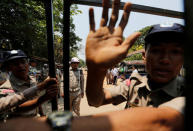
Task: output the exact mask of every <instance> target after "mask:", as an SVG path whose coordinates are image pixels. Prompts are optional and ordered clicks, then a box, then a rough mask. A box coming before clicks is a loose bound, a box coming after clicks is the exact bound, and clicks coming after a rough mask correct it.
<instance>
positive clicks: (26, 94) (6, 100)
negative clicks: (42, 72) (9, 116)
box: [0, 78, 57, 112]
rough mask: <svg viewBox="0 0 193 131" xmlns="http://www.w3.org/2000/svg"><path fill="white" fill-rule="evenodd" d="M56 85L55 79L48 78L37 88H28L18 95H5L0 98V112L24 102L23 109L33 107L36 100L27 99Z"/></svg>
mask: <svg viewBox="0 0 193 131" xmlns="http://www.w3.org/2000/svg"><path fill="white" fill-rule="evenodd" d="M56 85H57V84H56V79H55V78H49V79H47V80H45V81H44V82H41V83H40V84H38V86H37V87H31V88H28V89H26V90H24V91H23V92H21V93H19V94H13V95H7V96H5V97H4V96H2V97H0V112H4V111H7V110H9V109H11V108H12V107H16V106H18V105H20V104H22V103H24V102H25V104H24V105H23V106H24V107H26V106H29V105H35V103H37V101H38V99H34V100H29V99H31V98H32V97H34V96H36V95H37V92H38V91H42V90H44V89H46V88H49V86H51V87H53V86H54V87H55V86H56ZM49 90H50V89H49ZM48 96H49V95H48ZM44 99H45V98H44ZM44 99H42V98H41V99H40V100H39V101H43V100H44ZM20 106H21V105H20ZM21 107H22V106H21ZM33 108H35V107H33Z"/></svg>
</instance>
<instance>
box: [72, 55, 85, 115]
mask: <svg viewBox="0 0 193 131" xmlns="http://www.w3.org/2000/svg"><path fill="white" fill-rule="evenodd" d="M79 63H80V62H79V59H78V58H77V57H73V58H72V59H71V61H70V66H71V67H70V89H69V91H70V108H71V110H72V113H73V115H74V116H79V115H80V101H81V98H83V96H84V75H83V71H82V69H80V68H78V65H79Z"/></svg>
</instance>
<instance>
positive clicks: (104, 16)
mask: <svg viewBox="0 0 193 131" xmlns="http://www.w3.org/2000/svg"><path fill="white" fill-rule="evenodd" d="M102 6H103V12H102V18H101V22H100V27H103V26H106V25H107V21H108V10H109V0H103V5H102Z"/></svg>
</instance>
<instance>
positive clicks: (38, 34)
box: [0, 0, 81, 62]
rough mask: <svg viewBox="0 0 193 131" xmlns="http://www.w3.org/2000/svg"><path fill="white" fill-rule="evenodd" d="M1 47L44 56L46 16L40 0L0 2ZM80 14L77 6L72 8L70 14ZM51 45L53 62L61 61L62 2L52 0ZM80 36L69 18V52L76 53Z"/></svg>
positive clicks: (45, 55) (60, 0)
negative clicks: (52, 25)
mask: <svg viewBox="0 0 193 131" xmlns="http://www.w3.org/2000/svg"><path fill="white" fill-rule="evenodd" d="M0 6H1V8H0V12H1V13H0V48H1V49H8V50H9V49H22V50H24V51H25V52H26V53H27V54H28V55H29V56H31V55H35V56H39V57H45V58H47V55H48V53H47V40H46V18H45V9H44V3H43V2H42V0H11V1H10V0H1V1H0ZM79 13H81V11H80V10H78V8H77V6H76V5H74V6H72V7H71V15H77V14H79ZM53 16H54V47H55V52H56V54H55V55H56V61H57V62H61V61H62V56H61V54H62V27H63V22H62V21H63V17H62V16H63V1H62V0H54V1H53ZM79 41H81V39H80V38H79V37H78V36H76V34H75V25H74V24H73V19H72V17H71V18H70V50H71V51H70V52H72V53H73V54H77V51H78V50H79V46H78V45H77V44H78V42H79Z"/></svg>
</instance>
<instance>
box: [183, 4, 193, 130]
mask: <svg viewBox="0 0 193 131" xmlns="http://www.w3.org/2000/svg"><path fill="white" fill-rule="evenodd" d="M192 7H193V1H192V0H184V9H185V25H186V26H185V33H186V35H185V36H186V44H185V48H184V49H185V51H184V53H185V54H184V55H185V69H186V74H185V75H186V76H185V77H186V84H185V89H186V92H185V95H186V108H185V130H186V131H190V130H192V121H193V117H192V116H193V95H192V92H193V83H192V81H193V66H192V65H193V53H192V49H193V37H192V36H193V30H192V29H193V15H192V12H193V8H192Z"/></svg>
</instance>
